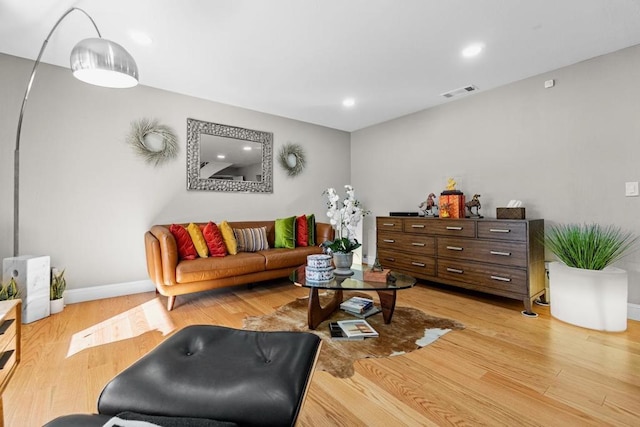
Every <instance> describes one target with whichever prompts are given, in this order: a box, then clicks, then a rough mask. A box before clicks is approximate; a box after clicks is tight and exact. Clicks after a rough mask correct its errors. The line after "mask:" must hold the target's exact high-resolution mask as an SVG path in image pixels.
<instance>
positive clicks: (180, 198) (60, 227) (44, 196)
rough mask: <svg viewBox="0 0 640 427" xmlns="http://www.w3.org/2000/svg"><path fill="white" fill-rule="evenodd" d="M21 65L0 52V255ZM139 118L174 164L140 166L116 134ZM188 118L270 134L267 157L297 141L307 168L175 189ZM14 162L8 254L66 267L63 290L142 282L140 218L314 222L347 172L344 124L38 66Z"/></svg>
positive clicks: (24, 72) (5, 242) (4, 244)
mask: <svg viewBox="0 0 640 427" xmlns="http://www.w3.org/2000/svg"><path fill="white" fill-rule="evenodd" d="M32 66H33V63H32V62H31V61H27V60H23V59H19V58H16V57H12V56H7V55H2V54H0V105H1V108H2V111H1V114H0V141H1V145H0V179H1V183H0V200H1V201H3V202H2V203H0V258H6V257H10V256H12V252H13V234H12V230H13V206H12V200H13V149H14V145H15V132H16V125H17V121H18V115H19V112H20V103H21V101H22V97H23V95H24V90H25V87H26V84H27V80H28V77H29V74H30V72H31V67H32ZM141 73H144V70H141ZM143 117H149V118H157V119H158V120H159V121H160V122H161V123H163V124H166V125H168V126H171V127H172V128H173V129H174V130H175V131H176V133H177V135H178V137H179V139H180V154H179V156H178V158H177V159H176V160H174V161H173V162H171V163H169V164H166V165H164V166H161V167H153V166H149V165H147V164H145V163H144V162H143V161H142V160H141V159H139V158H138V157H136V156H135V155H134V153H133V151H132V150H131V148H130V147H129V146H128V145H127V144H126V143H125V142H124V141H125V137H126V135H127V133H128V132H129V128H130V123H131V122H132V121H133V120H137V119H140V118H143ZM188 117H191V118H196V119H200V120H207V121H212V122H217V123H223V124H227V125H233V126H240V127H246V128H250V129H256V130H262V131H268V132H273V134H274V154H275V155H277V153H278V150H279V149H280V147H281V146H282V145H283V144H285V143H287V142H295V143H299V144H300V145H302V146H303V148H304V149H305V151H306V155H307V165H308V166H307V168H306V169H305V171H304V172H303V173H302V174H301V175H299V176H298V177H295V178H289V177H288V176H287V175H286V173H285V172H284V171H283V170H282V169H281V168H280V166H279V165H278V164H277V162H275V161H274V179H273V180H274V183H273V186H274V192H273V194H264V195H260V194H232V193H219V192H195V191H187V190H186V138H185V136H186V119H187V118H188ZM21 158H22V162H21V192H20V193H21V215H20V217H21V218H20V220H21V250H20V252H21V254H32V255H33V254H36V255H50V256H51V263H52V265H56V266H59V267H62V268H66V269H67V273H66V276H67V282H68V284H69V289H78V288H87V287H93V286H97V285H105V284H114V283H126V282H132V281H137V280H143V279H147V272H146V262H145V257H144V244H143V235H144V232H145V231H146V230H147V229H148V228H149V227H150V226H151V225H152V224H157V223H171V222H183V221H184V222H188V221H207V220H213V221H216V222H218V221H221V220H224V219H228V220H250V219H275V218H278V217H282V216H290V215H294V214H302V213H315V214H316V216H317V217H318V218H319V219H320V220H324V218H326V216H325V198H324V196H323V195H322V192H323V190H324V189H326V188H327V187H341V186H342V185H344V184H345V183H348V180H349V176H350V175H349V170H350V151H349V134H348V133H346V132H341V131H337V130H333V129H329V128H325V127H320V126H315V125H311V124H307V123H303V122H299V121H294V120H288V119H284V118H281V117H276V116H272V115H268V114H263V113H258V112H255V111H249V110H245V109H241V108H236V107H232V106H228V105H222V104H218V103H214V102H209V101H204V100H201V99H197V98H192V97H187V96H182V95H178V94H175V93H170V92H166V91H162V90H157V89H153V88H149V87H144V86H138V87H135V88H133V89H127V90H112V89H105V88H99V87H94V86H90V85H87V84H84V83H82V82H79V81H77V80H75V79H74V78H73V77H72V76H71V73H70V72H69V70H67V69H63V68H59V67H54V66H50V65H46V64H42V65H41V67H40V69H39V71H38V75H37V76H36V80H35V84H34V87H33V89H32V92H31V95H30V99H29V103H28V106H27V110H26V114H25V118H24V123H23V129H22V145H21ZM274 160H275V159H274ZM327 165H332V168H331V171H330V173H327V171H326V166H327Z"/></svg>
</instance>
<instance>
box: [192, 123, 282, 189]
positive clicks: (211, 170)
mask: <svg viewBox="0 0 640 427" xmlns="http://www.w3.org/2000/svg"><path fill="white" fill-rule="evenodd" d="M272 146H273V134H272V133H270V132H261V131H256V130H251V129H244V128H238V127H233V126H226V125H221V124H217V123H210V122H203V121H200V120H195V119H187V189H189V190H212V191H239V192H256V193H271V192H272V191H273V190H272V170H273V161H272Z"/></svg>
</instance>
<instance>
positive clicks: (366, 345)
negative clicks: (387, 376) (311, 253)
mask: <svg viewBox="0 0 640 427" xmlns="http://www.w3.org/2000/svg"><path fill="white" fill-rule="evenodd" d="M354 295H357V296H363V297H371V294H364V293H351V292H347V293H345V296H344V299H347V298H350V297H352V296H354ZM330 297H331V296H330V295H325V296H322V297H321V304H322V305H323V306H324V305H325V304H326V303H327V302H328V301H329V300H330ZM308 301H309V300H308V299H307V298H306V297H305V298H299V299H297V300H295V301H293V302H290V303H288V304H286V305H283V306H282V307H280V308H278V309H277V310H276V311H275V312H274V313H271V314H266V315H263V316H249V317H246V318H245V319H244V321H243V329H247V330H254V331H304V332H313V333H315V334H317V335H318V336H320V338H322V340H323V343H322V350H321V352H320V357H319V358H318V364H317V369H320V370H322V371H327V372H329V373H331V374H332V375H334V376H336V377H339V378H348V377H350V376H352V375H353V373H354V368H353V363H354V362H355V361H356V360H358V359H364V358H368V357H388V356H395V355H398V354H403V353H408V352H410V351H413V350H416V349H419V348H422V347H424V346H425V345H427V344H430V343H431V342H433V341H435V340H436V339H438V338H439V337H440V336H442V335H444V334H445V333H447V332H449V331H451V330H456V329H458V330H459V329H464V325H462V324H461V323H459V322H457V321H455V320H450V319H444V318H440V317H434V316H430V315H428V314H426V313H423V312H422V311H420V310H417V309H415V308H410V307H401V306H396V308H395V311H394V313H393V318H392V319H391V323H390V324H389V325H385V324H384V319H383V318H382V313H378V314H375V315H373V316H370V317H368V318H367V322H369V324H371V326H373V328H374V329H375V330H376V331H378V333H379V334H380V336H379V337H377V338H367V339H365V340H363V341H336V340H332V339H331V337H330V335H329V322H335V321H337V320H343V319H354V316H351V315H349V314H347V313H345V312H344V311H342V310H337V311H336V312H334V313H333V314H332V315H331V316H330V317H329V319H327V320H325V321H324V322H322V323H321V324H320V325H319V326H318V328H317V329H316V330H315V331H310V330H309V327H308V324H307V304H308Z"/></svg>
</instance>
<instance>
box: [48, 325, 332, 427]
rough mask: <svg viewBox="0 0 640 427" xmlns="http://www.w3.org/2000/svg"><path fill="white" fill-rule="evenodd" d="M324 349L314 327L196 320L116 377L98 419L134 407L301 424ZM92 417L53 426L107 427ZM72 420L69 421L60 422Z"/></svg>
mask: <svg viewBox="0 0 640 427" xmlns="http://www.w3.org/2000/svg"><path fill="white" fill-rule="evenodd" d="M319 349H320V338H319V337H318V336H317V335H314V334H311V333H306V332H257V331H244V330H239V329H231V328H226V327H222V326H214V325H195V326H188V327H186V328H184V329H182V330H180V331H179V332H177V333H176V334H174V335H173V336H171V337H169V338H168V339H167V340H165V341H164V342H163V343H162V344H160V345H158V346H157V347H156V348H155V349H154V350H152V351H151V352H149V353H148V354H147V355H145V356H143V357H142V358H141V359H139V360H138V361H137V362H135V363H134V364H133V365H131V366H130V367H129V368H127V369H125V370H124V371H123V372H122V373H120V374H119V375H117V376H116V377H115V378H114V379H113V380H111V381H110V382H109V383H108V384H107V385H106V386H105V388H104V389H103V391H102V393H101V394H100V398H99V399H98V412H99V413H100V415H96V416H95V417H98V416H99V417H100V418H101V419H100V421H101V422H102V424H104V421H103V420H104V417H105V416H115V415H118V414H120V413H123V412H134V413H137V414H146V415H149V416H150V417H157V416H162V417H172V418H180V417H184V418H196V419H207V420H216V421H219V422H223V423H224V422H228V423H235V424H238V425H242V426H290V425H294V423H295V420H296V419H297V417H298V413H299V411H300V409H301V407H302V404H303V402H304V397H305V395H306V390H307V387H308V385H309V383H310V381H311V378H312V376H313V370H314V367H315V362H316V359H317V355H318V353H319ZM74 417H77V418H74ZM85 417H91V416H88V415H70V416H66V417H60V418H58V419H56V420H54V421H53V422H51V423H50V424H47V426H48V427H53V426H64V425H69V426H73V425H83V424H74V423H73V422H75V421H78V422H80V423H81V422H85V424H84V425H102V424H91V423H88V421H87V420H88V419H89V418H85ZM64 420H66V421H68V422H69V423H66V424H65V423H59V421H64ZM96 421H97V420H96ZM185 425H187V424H185Z"/></svg>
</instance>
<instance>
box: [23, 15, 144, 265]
mask: <svg viewBox="0 0 640 427" xmlns="http://www.w3.org/2000/svg"><path fill="white" fill-rule="evenodd" d="M76 10H77V11H78V12H82V13H83V14H84V15H85V16H86V17H87V18H89V21H91V24H93V27H94V28H95V30H96V32H97V33H98V37H99V39H94V40H100V41H101V42H103V43H106V44H108V45H109V46H108V49H107V51H108V54H109V55H111V56H110V58H109V59H110V61H108V65H107V67H110V68H109V69H107V70H106V71H115V72H117V73H121V74H126V75H128V76H129V77H130V78H132V79H135V81H133V80H129V82H131V81H133V84H132V85H126V86H125V85H120V84H121V83H118V85H111V86H109V87H131V86H135V84H137V81H138V68H137V66H136V64H135V61H134V60H133V58H131V56H130V55H129V53H128V52H126V50H124V48H123V47H121V46H120V45H118V44H117V43H113V42H109V41H107V40H104V39H102V34H100V30H99V29H98V26H97V25H96V23H95V21H94V20H93V18H91V16H89V14H88V13H87V12H85V11H84V10H83V9H80V8H77V7H72V8H70V9H68V10H67V11H66V12H65V13H64V14H63V15H62V16H61V17H60V18H59V19H58V21H56V23H55V25H54V26H53V28H51V31H49V34H48V35H47V38H46V39H45V40H44V42H43V43H42V47H41V48H40V53H39V54H38V58H37V59H36V62H35V64H33V70H32V71H31V77H30V78H29V83H28V84H27V89H26V90H25V93H24V98H23V100H22V107H21V108H20V117H19V118H18V129H17V132H16V148H15V151H14V153H13V256H14V257H17V256H18V254H19V253H20V135H21V134H22V119H23V117H24V110H25V107H26V105H27V100H28V99H29V93H30V92H31V87H32V86H33V80H34V79H35V77H36V71H38V66H39V65H40V61H41V59H42V54H43V53H44V51H45V49H46V47H47V44H48V43H49V39H50V38H51V35H52V34H53V32H54V31H55V30H56V28H58V25H60V23H61V22H62V21H63V20H64V19H65V18H66V17H67V16H68V15H69V14H70V13H71V12H73V11H76ZM85 41H88V40H85ZM81 43H82V42H81ZM79 45H80V43H79V44H78V45H76V48H77V47H78V46H79ZM95 47H96V46H95V43H94V44H93V45H92V46H91V47H86V46H83V48H82V49H81V50H80V53H81V54H85V55H86V54H91V55H92V54H94V53H93V52H91V51H90V50H91V48H95ZM76 48H74V51H75V50H76ZM99 54H100V52H98V53H96V55H99ZM73 56H74V55H73V52H72V58H73ZM71 62H72V64H71V67H72V69H74V71H75V67H76V66H77V67H79V68H83V67H84V66H85V64H82V61H80V62H79V63H78V64H76V63H74V61H73V60H72V61H71ZM89 62H91V61H89ZM91 67H93V68H101V67H102V68H103V69H104V67H105V65H104V64H97V65H96V64H90V65H89V66H87V67H85V68H91ZM76 77H78V76H76ZM78 78H80V79H81V80H84V79H83V78H82V77H78ZM85 81H87V80H85ZM90 83H93V84H98V85H101V83H99V82H95V81H93V82H90ZM127 84H128V83H127ZM103 85H105V86H106V85H108V84H106V83H105V84H103Z"/></svg>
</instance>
